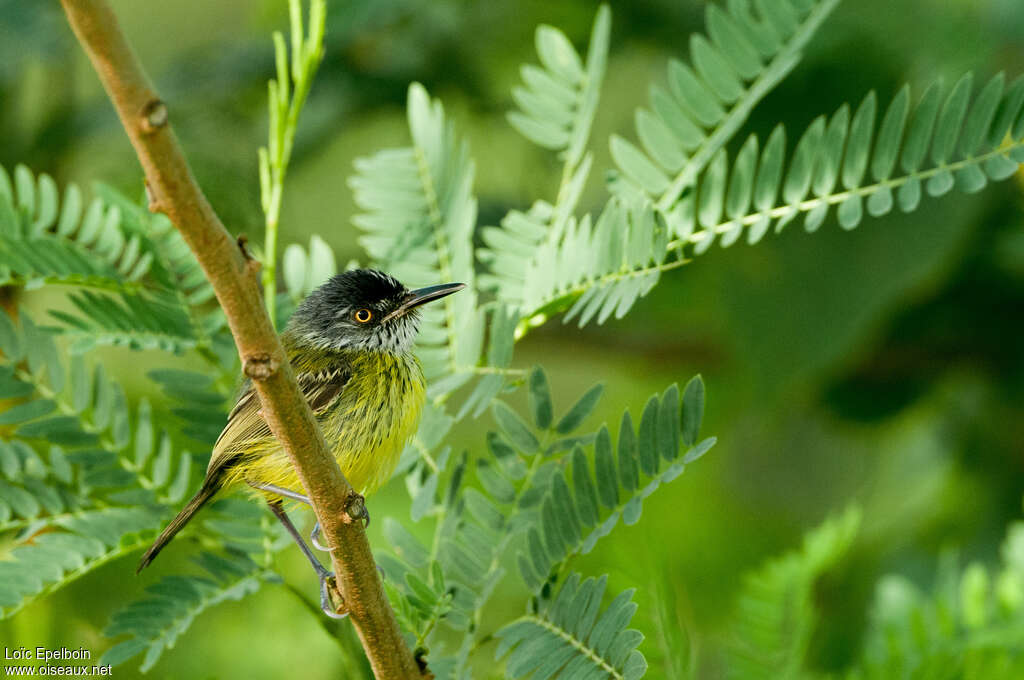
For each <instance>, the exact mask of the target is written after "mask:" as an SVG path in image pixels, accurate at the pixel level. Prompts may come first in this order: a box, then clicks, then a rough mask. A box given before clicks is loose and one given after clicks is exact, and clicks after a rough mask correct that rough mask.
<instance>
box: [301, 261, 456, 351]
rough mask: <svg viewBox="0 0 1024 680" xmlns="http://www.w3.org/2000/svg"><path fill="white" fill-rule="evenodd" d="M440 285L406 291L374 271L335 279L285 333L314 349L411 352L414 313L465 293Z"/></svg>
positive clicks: (357, 271)
mask: <svg viewBox="0 0 1024 680" xmlns="http://www.w3.org/2000/svg"><path fill="white" fill-rule="evenodd" d="M465 287H466V286H465V284H463V283H442V284H440V285H437V286H427V287H426V288H417V289H415V290H409V289H408V288H406V287H405V286H403V285H402V284H401V283H399V282H398V280H397V279H395V278H394V277H393V276H389V275H388V274H385V273H384V272H380V271H376V270H374V269H353V270H351V271H347V272H344V273H341V274H337V275H335V276H333V277H331V278H330V279H328V280H327V282H326V283H324V284H323V285H321V286H320V287H319V288H317V289H316V290H314V291H313V292H312V293H310V294H309V296H308V297H307V298H306V299H305V300H303V301H302V302H301V303H300V304H299V306H298V308H297V309H296V310H295V313H294V314H293V315H292V318H291V320H290V321H289V322H288V329H287V331H286V332H287V333H289V334H291V335H292V336H293V337H294V338H295V339H296V340H297V341H299V342H302V343H304V344H309V345H312V346H314V347H318V348H320V349H358V350H365V351H377V352H392V353H396V354H400V353H403V352H407V351H409V350H410V349H412V345H413V342H414V341H415V339H416V332H417V331H418V330H419V307H420V305H423V304H426V303H428V302H431V301H433V300H439V299H441V298H443V297H445V296H446V295H451V294H452V293H454V292H456V291H458V290H462V289H463V288H465Z"/></svg>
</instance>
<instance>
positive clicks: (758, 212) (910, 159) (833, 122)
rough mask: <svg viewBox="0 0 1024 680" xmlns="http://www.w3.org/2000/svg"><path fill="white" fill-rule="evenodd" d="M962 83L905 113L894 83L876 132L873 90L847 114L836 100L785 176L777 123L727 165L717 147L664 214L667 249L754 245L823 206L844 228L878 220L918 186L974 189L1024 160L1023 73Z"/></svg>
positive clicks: (816, 219)
mask: <svg viewBox="0 0 1024 680" xmlns="http://www.w3.org/2000/svg"><path fill="white" fill-rule="evenodd" d="M972 82H973V78H972V76H971V74H969V73H968V74H967V75H965V76H964V77H962V78H961V79H960V80H959V81H957V83H956V85H955V86H954V87H953V88H952V89H951V90H950V91H949V93H948V94H947V95H945V96H943V93H942V88H941V86H940V85H939V84H936V85H933V86H932V87H930V88H929V89H928V90H927V91H926V92H925V94H924V95H923V97H922V98H921V100H920V102H919V103H918V105H917V107H916V108H915V110H914V112H913V114H912V115H911V114H910V94H909V88H907V87H904V88H903V89H902V90H900V92H899V93H898V94H897V95H896V97H895V98H894V99H893V101H892V102H891V103H890V104H889V106H888V107H887V108H886V112H885V114H884V115H883V116H882V119H881V122H880V123H878V125H877V132H876V122H877V121H876V119H877V104H876V97H875V94H874V93H873V92H872V93H869V94H868V96H867V97H865V98H864V100H863V101H862V102H861V103H860V105H859V106H858V107H857V109H856V111H854V112H853V113H852V115H851V113H850V108H849V107H848V106H846V105H844V106H842V107H840V109H839V110H838V111H837V112H836V113H835V114H834V115H832V116H831V117H829V118H825V117H824V116H823V117H819V118H818V119H816V120H815V121H814V122H813V123H812V124H811V125H810V126H809V127H808V128H807V130H806V131H805V132H804V134H803V135H802V136H801V137H800V139H799V141H798V142H797V144H796V147H795V150H794V151H793V154H792V157H791V158H790V161H789V163H788V168H787V169H786V171H785V172H784V171H783V165H784V163H783V161H784V154H785V132H784V130H783V128H782V126H779V127H777V128H776V129H775V131H774V132H773V133H772V134H771V135H770V137H769V138H768V141H767V142H766V143H765V145H764V148H763V150H762V151H760V152H759V151H758V149H759V144H758V140H757V138H756V136H753V135H752V136H751V137H749V138H748V139H747V142H746V144H744V146H743V148H742V149H741V150H740V152H739V153H738V154H737V156H736V158H735V159H734V161H733V164H732V169H731V171H730V170H729V167H728V161H727V158H726V154H725V152H724V151H720V152H719V153H718V155H717V156H716V158H715V160H714V161H713V162H712V164H711V167H710V168H709V169H708V171H707V172H706V173H705V175H704V176H703V177H702V178H701V182H700V186H699V189H698V190H697V191H696V192H694V193H692V194H691V195H689V196H687V197H686V198H684V199H683V200H682V201H680V202H679V204H677V205H676V206H675V208H674V209H673V210H672V211H671V212H669V213H667V215H666V216H667V219H668V222H669V225H670V226H671V228H672V231H673V234H674V235H675V236H676V238H677V240H676V241H674V242H673V244H672V247H675V246H678V245H679V244H680V243H688V244H693V246H694V251H695V252H696V253H702V252H704V251H705V250H707V248H709V247H710V246H711V244H712V243H713V242H714V241H716V240H717V241H718V242H719V243H720V244H721V245H722V246H730V245H732V244H733V243H735V242H736V241H737V240H738V239H739V237H740V236H741V235H742V234H743V233H744V232H745V233H746V235H747V241H748V242H749V243H756V242H757V241H759V240H760V239H761V238H762V237H763V236H764V235H765V234H766V233H767V232H768V229H769V227H770V226H771V225H772V223H773V222H774V224H775V229H776V231H778V230H780V229H782V228H783V227H784V226H785V225H786V224H788V223H789V222H790V221H792V220H793V219H795V218H796V217H798V216H799V215H804V227H805V228H806V229H807V230H808V231H814V230H816V229H817V228H818V227H819V226H821V224H822V222H823V221H824V220H825V218H826V217H827V215H828V213H829V211H830V210H831V208H832V207H833V206H837V217H838V220H839V224H840V225H841V226H842V227H843V228H844V229H853V228H855V227H856V226H857V225H859V224H860V222H861V221H862V219H863V218H864V216H865V213H866V214H868V215H871V216H873V217H879V216H882V215H885V214H887V213H889V212H890V211H891V210H892V208H893V207H894V206H895V205H898V206H899V207H900V209H901V210H902V211H904V212H910V211H913V210H915V209H916V208H917V207H918V205H919V204H920V201H921V198H922V195H923V193H925V192H927V194H928V195H930V196H933V197H936V196H941V195H943V194H945V193H947V192H948V191H950V190H952V189H953V188H954V187H956V188H959V189H960V190H962V191H965V192H975V191H978V190H980V189H981V188H983V187H984V186H985V185H986V183H987V182H988V181H989V180H994V181H995V180H1001V179H1005V178H1007V177H1009V176H1010V175H1012V174H1013V173H1014V172H1015V171H1016V169H1017V167H1018V165H1019V163H1020V162H1022V161H1024V110H1022V106H1024V76H1022V77H1019V78H1017V79H1016V80H1015V81H1014V82H1013V83H1012V84H1011V85H1010V86H1009V87H1004V76H1003V74H1001V73H1000V74H998V75H996V76H995V77H993V78H992V79H991V80H989V82H988V83H987V84H986V85H985V86H984V87H983V88H982V89H981V91H980V92H979V93H978V94H977V96H976V97H974V98H973V101H972V99H971V85H972ZM897 165H898V168H897ZM897 170H899V171H897ZM869 173H870V178H869ZM780 198H781V201H779V200H778V199H780Z"/></svg>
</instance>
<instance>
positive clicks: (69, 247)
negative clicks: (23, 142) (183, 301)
mask: <svg viewBox="0 0 1024 680" xmlns="http://www.w3.org/2000/svg"><path fill="white" fill-rule="evenodd" d="M121 222H122V220H121V211H120V210H119V209H118V207H117V206H111V205H107V204H106V203H105V202H104V201H102V200H101V199H100V198H94V199H93V200H92V202H91V203H90V204H89V205H88V206H87V207H86V206H85V205H84V199H83V197H82V192H81V191H80V190H79V188H78V187H77V186H76V185H74V184H69V185H68V186H67V188H66V189H65V191H64V198H63V200H60V198H59V196H58V189H57V184H56V182H54V181H53V179H52V178H51V177H50V176H49V175H47V174H45V173H43V174H40V175H39V176H38V177H34V176H33V174H32V171H31V170H29V169H28V168H26V167H25V166H24V165H18V166H17V167H16V168H15V169H14V182H13V184H12V182H11V178H10V176H9V175H8V174H7V171H6V170H4V168H3V167H2V166H0V234H2V235H3V236H4V238H3V239H2V240H0V285H19V286H25V287H28V288H36V287H39V286H41V285H45V284H68V285H75V286H83V287H89V288H97V289H104V290H111V291H121V292H128V293H134V292H137V291H138V290H139V289H140V287H141V286H140V284H139V280H140V279H141V278H142V277H143V276H145V275H146V273H147V272H148V271H149V268H150V266H151V264H152V261H153V254H152V253H151V252H148V251H147V250H146V249H144V248H143V247H142V241H141V239H140V237H138V236H137V235H132V234H129V233H127V232H126V230H125V229H124V227H123V225H122V223H121Z"/></svg>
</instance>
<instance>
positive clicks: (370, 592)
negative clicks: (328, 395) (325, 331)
mask: <svg viewBox="0 0 1024 680" xmlns="http://www.w3.org/2000/svg"><path fill="white" fill-rule="evenodd" d="M61 3H62V4H63V6H64V11H65V13H66V14H67V17H68V21H69V22H70V24H71V27H72V29H73V30H74V32H75V35H76V36H77V37H78V40H79V42H80V43H81V44H82V47H83V48H84V49H85V52H86V53H87V54H88V55H89V59H90V60H91V61H92V64H93V67H95V69H96V72H97V74H98V75H99V77H100V80H101V81H102V83H103V87H104V88H105V89H106V91H107V94H108V95H109V96H110V99H111V101H112V102H113V104H114V108H115V109H116V110H117V115H118V116H119V117H120V119H121V123H122V124H123V125H124V129H125V131H126V132H127V133H128V137H129V138H130V139H131V142H132V146H134V147H135V153H136V155H137V156H138V158H139V162H140V163H141V164H142V168H143V171H144V172H145V176H146V186H147V190H148V195H149V197H150V209H151V210H154V211H159V212H163V213H165V214H166V215H167V216H168V217H169V218H170V219H171V221H172V222H173V223H174V225H175V226H176V227H177V228H178V230H179V231H180V232H181V234H182V236H183V237H184V239H185V242H186V243H188V246H189V248H191V249H192V252H193V253H195V256H196V258H197V259H198V260H199V264H200V265H201V266H202V268H203V271H204V272H205V273H206V277H207V278H208V279H209V281H210V283H211V284H212V285H213V289H214V291H215V292H216V294H217V300H218V301H219V302H220V305H221V307H222V308H223V309H224V313H225V315H226V316H227V320H228V324H229V325H230V327H231V333H232V335H233V336H234V338H235V344H236V345H237V346H238V353H239V355H240V356H241V358H242V366H243V369H244V371H245V374H246V375H247V376H249V377H250V378H252V379H253V383H254V384H255V385H256V390H257V392H258V393H259V396H260V401H261V403H262V415H263V418H264V419H265V420H266V421H267V424H268V425H269V426H270V429H271V431H272V432H273V433H274V435H275V436H276V437H277V439H278V441H280V442H281V444H282V446H283V447H284V449H285V451H287V452H288V455H289V457H290V458H291V460H292V464H293V465H294V466H295V469H296V471H297V472H298V475H299V479H300V480H301V481H302V485H303V486H304V487H305V489H306V493H307V494H309V497H310V498H311V499H312V501H313V509H314V511H315V512H316V516H317V519H318V520H319V521H320V526H321V527H322V530H323V535H324V536H325V537H326V539H327V541H328V543H329V544H330V546H331V547H332V548H334V551H333V552H332V553H331V555H332V557H333V567H334V571H335V574H336V579H337V583H338V586H339V588H340V590H341V593H342V595H343V597H344V600H345V604H346V605H347V607H348V609H349V612H350V616H351V618H352V622H353V624H354V625H355V627H356V630H357V631H358V633H359V637H360V639H361V641H362V644H363V649H364V650H365V651H366V655H367V657H368V658H369V660H370V664H371V666H372V667H373V671H374V673H375V675H376V677H377V678H419V677H420V673H419V670H418V668H417V664H416V661H415V660H414V659H413V657H412V654H411V653H410V652H409V649H408V647H407V646H406V644H405V642H404V640H403V639H402V636H401V633H400V631H399V628H398V623H397V622H396V621H395V615H394V612H393V611H392V610H391V607H390V605H389V603H388V601H387V599H386V598H385V596H384V592H383V589H382V588H381V583H380V579H379V577H378V574H377V568H376V565H375V563H374V561H373V556H372V554H371V553H370V545H369V542H368V541H367V539H366V534H365V532H364V531H363V527H362V523H361V522H359V521H358V520H356V521H354V520H353V518H352V517H350V515H349V514H348V513H347V512H346V509H347V507H348V506H349V504H350V502H351V500H352V499H353V498H354V497H355V492H354V491H353V489H352V487H351V485H350V484H349V483H348V481H347V480H346V479H345V477H344V476H343V475H342V474H341V470H340V469H339V468H338V465H337V463H336V462H335V461H334V459H333V457H332V456H331V455H330V454H329V452H328V450H327V444H326V443H325V441H324V438H323V435H322V434H321V432H320V429H319V428H318V427H317V424H316V421H315V420H314V418H313V414H312V412H311V411H310V409H309V405H308V404H307V403H306V401H305V399H303V398H302V396H301V394H300V393H299V390H298V386H297V385H296V383H295V377H294V375H293V373H292V370H291V366H290V364H289V363H288V361H287V360H286V358H285V354H284V351H283V349H282V348H281V343H280V342H279V340H278V338H277V335H276V334H275V332H274V329H273V327H272V326H271V324H270V319H269V318H268V317H267V312H266V309H265V307H264V304H263V299H262V293H261V288H260V277H259V263H258V262H256V261H255V260H253V259H252V258H251V257H250V256H249V255H248V253H247V252H246V251H245V248H244V243H243V242H236V241H235V239H233V238H232V237H231V235H230V234H228V232H227V230H226V229H225V228H224V225H223V224H222V223H221V221H220V219H219V218H218V217H217V215H216V214H215V213H214V211H213V208H212V207H211V206H210V204H209V202H208V201H207V200H206V197H205V196H204V195H203V193H202V191H201V190H200V189H199V186H198V185H197V184H196V181H195V178H194V177H193V176H192V171H191V170H190V169H189V166H188V163H187V161H186V160H185V156H184V154H183V153H182V151H181V148H180V146H179V145H178V141H177V139H176V137H175V135H174V133H173V131H172V130H171V127H170V124H169V115H168V109H167V106H166V104H165V103H164V102H162V101H161V100H160V98H159V97H158V96H157V94H156V92H155V91H154V90H153V88H152V86H151V85H150V83H149V80H148V79H147V77H146V75H145V73H144V72H143V71H142V68H141V66H140V65H139V63H138V61H137V60H136V58H135V55H134V54H133V53H132V50H131V47H130V46H129V45H128V43H127V41H126V40H125V38H124V35H123V34H122V33H121V31H120V28H119V27H118V24H117V19H116V17H115V16H114V14H113V12H112V11H111V9H110V7H109V6H108V5H107V3H106V2H105V0H61Z"/></svg>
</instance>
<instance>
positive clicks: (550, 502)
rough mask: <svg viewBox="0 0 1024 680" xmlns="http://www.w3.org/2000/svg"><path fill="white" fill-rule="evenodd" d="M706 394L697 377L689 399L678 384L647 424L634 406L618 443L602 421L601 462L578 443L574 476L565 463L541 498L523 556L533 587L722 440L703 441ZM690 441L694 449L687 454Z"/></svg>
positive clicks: (649, 409)
mask: <svg viewBox="0 0 1024 680" xmlns="http://www.w3.org/2000/svg"><path fill="white" fill-rule="evenodd" d="M703 399H704V390H703V382H702V381H701V378H700V376H697V377H695V378H693V379H692V380H691V381H690V383H689V384H688V385H687V387H686V390H685V392H684V396H683V401H682V405H680V398H679V389H678V388H677V387H676V386H675V385H672V386H671V387H669V388H668V389H667V390H665V392H664V393H663V394H662V395H661V398H660V399H659V397H658V395H654V396H652V397H651V398H650V400H649V401H648V402H647V406H646V407H645V408H644V411H643V416H642V418H641V420H640V426H639V429H634V426H633V420H632V418H631V417H630V415H629V411H626V412H625V413H623V415H622V423H621V427H620V430H619V440H618V443H617V445H616V446H613V443H612V437H611V435H610V434H609V432H608V428H607V427H606V426H602V427H601V429H600V430H599V431H598V433H597V437H596V438H595V440H594V456H593V468H591V464H590V463H589V462H588V460H587V456H586V454H585V453H584V450H583V447H582V446H580V445H578V444H577V445H576V446H574V448H573V451H572V453H571V455H570V459H571V475H567V474H566V471H564V470H562V469H557V470H556V471H555V472H554V474H553V476H552V478H551V483H550V490H549V492H548V494H547V495H546V497H545V498H544V499H543V502H542V503H541V504H540V522H539V524H538V525H537V526H534V527H530V529H529V531H528V534H527V543H526V549H525V550H524V551H523V552H522V553H520V556H519V569H520V573H521V574H522V576H523V579H524V580H525V581H526V583H527V584H528V585H529V586H530V587H531V588H533V589H535V590H536V589H539V588H540V587H541V586H542V585H543V584H544V583H545V582H546V580H547V577H548V574H549V572H551V570H552V567H553V566H554V565H556V564H559V563H561V562H564V561H565V560H566V559H568V558H569V557H571V556H572V555H575V554H578V553H579V554H586V553H588V552H590V551H591V550H593V548H594V546H595V545H596V544H597V542H598V541H599V540H600V539H601V538H602V537H604V536H607V535H608V534H609V533H611V531H612V529H614V528H615V526H616V524H618V521H619V519H620V518H621V519H622V521H623V522H624V523H625V524H627V525H631V524H635V523H636V522H638V521H639V519H640V514H641V512H642V510H643V501H644V499H646V498H647V497H648V496H650V495H651V494H652V493H654V492H655V491H656V490H657V489H658V487H659V486H661V485H662V484H665V483H668V482H670V481H672V480H673V479H675V478H676V477H678V476H679V475H680V474H682V473H683V470H684V469H685V467H686V465H687V464H688V463H691V462H693V461H695V460H697V459H698V458H700V457H701V456H703V455H704V454H705V453H706V452H707V451H708V450H709V449H710V448H711V447H712V446H714V443H715V439H714V437H711V438H709V439H705V440H703V441H701V442H697V441H696V437H697V433H698V431H699V428H700V416H699V415H698V414H700V413H702V412H703ZM687 414H689V415H687ZM683 445H685V446H687V447H688V450H687V451H686V453H685V454H684V455H682V457H681V458H680V454H681V447H682V446H683ZM644 480H647V481H646V482H645V481H644Z"/></svg>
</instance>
